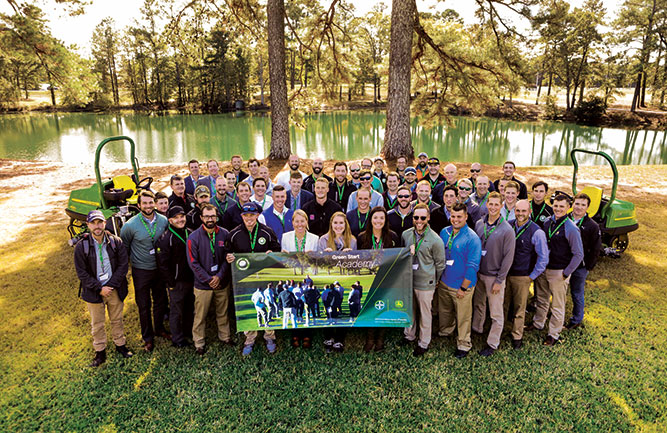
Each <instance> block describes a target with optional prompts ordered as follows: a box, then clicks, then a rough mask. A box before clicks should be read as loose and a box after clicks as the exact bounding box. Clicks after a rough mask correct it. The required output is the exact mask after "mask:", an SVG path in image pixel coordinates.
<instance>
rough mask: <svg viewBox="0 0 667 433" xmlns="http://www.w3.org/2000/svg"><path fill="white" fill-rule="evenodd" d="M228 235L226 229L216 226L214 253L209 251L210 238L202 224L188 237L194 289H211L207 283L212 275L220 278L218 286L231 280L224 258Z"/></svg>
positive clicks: (227, 264)
mask: <svg viewBox="0 0 667 433" xmlns="http://www.w3.org/2000/svg"><path fill="white" fill-rule="evenodd" d="M228 237H229V232H228V231H227V230H225V229H223V228H222V227H219V226H216V228H215V234H214V235H213V245H214V246H213V251H215V255H214V254H213V253H212V252H211V240H210V238H209V236H208V233H207V232H206V230H205V229H204V226H201V227H199V228H198V229H197V230H195V231H194V232H192V234H191V235H190V237H189V238H188V265H190V269H192V273H193V274H194V275H195V288H196V289H199V290H211V286H209V283H210V282H211V279H212V278H213V277H214V276H217V277H218V278H220V288H223V287H225V286H226V285H228V284H229V282H230V281H231V270H230V268H229V263H227V260H226V259H225V256H226V255H227V250H226V249H225V242H226V241H227V238H228ZM216 267H217V268H216Z"/></svg>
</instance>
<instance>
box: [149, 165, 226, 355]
mask: <svg viewBox="0 0 667 433" xmlns="http://www.w3.org/2000/svg"><path fill="white" fill-rule="evenodd" d="M218 179H220V178H218ZM204 188H206V187H204ZM167 218H168V219H169V227H167V230H166V231H165V232H164V233H163V234H162V236H160V238H159V239H158V241H157V244H156V246H157V264H158V269H160V276H161V277H162V279H163V281H164V282H165V284H166V286H167V293H168V294H169V329H170V330H171V342H172V344H173V345H174V347H185V346H187V345H188V342H187V338H189V337H190V336H191V334H192V320H193V309H194V294H193V291H192V288H193V284H194V275H193V274H192V270H190V267H189V266H188V257H187V253H186V248H185V247H186V242H187V240H188V237H189V236H190V235H191V234H192V231H190V230H189V229H187V228H186V227H185V211H184V210H183V208H182V207H180V206H174V207H171V208H169V210H168V211H167Z"/></svg>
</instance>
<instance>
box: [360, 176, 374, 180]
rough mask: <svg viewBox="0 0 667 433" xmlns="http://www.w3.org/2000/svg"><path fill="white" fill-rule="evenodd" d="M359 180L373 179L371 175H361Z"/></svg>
mask: <svg viewBox="0 0 667 433" xmlns="http://www.w3.org/2000/svg"><path fill="white" fill-rule="evenodd" d="M359 180H371V178H370V176H364V177H360V178H359Z"/></svg>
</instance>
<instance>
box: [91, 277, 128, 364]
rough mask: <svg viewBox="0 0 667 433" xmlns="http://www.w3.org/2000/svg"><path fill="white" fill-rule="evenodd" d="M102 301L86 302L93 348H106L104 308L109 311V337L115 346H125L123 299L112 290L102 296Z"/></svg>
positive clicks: (97, 350) (98, 350) (98, 349)
mask: <svg viewBox="0 0 667 433" xmlns="http://www.w3.org/2000/svg"><path fill="white" fill-rule="evenodd" d="M102 299H103V302H100V303H99V304H93V303H90V302H86V305H88V312H89V313H90V326H91V329H92V334H93V349H95V351H96V352H100V351H102V350H104V349H106V348H107V333H106V330H105V329H104V322H105V317H104V308H105V306H106V310H107V311H108V312H109V323H110V324H111V337H112V338H113V342H114V344H115V345H116V346H125V331H124V330H123V301H121V300H120V298H119V297H118V293H117V292H116V291H115V290H113V291H112V292H111V293H110V294H109V296H107V297H106V298H104V297H103V298H102Z"/></svg>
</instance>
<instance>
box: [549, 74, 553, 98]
mask: <svg viewBox="0 0 667 433" xmlns="http://www.w3.org/2000/svg"><path fill="white" fill-rule="evenodd" d="M553 81H554V73H553V72H549V87H547V96H551V83H553Z"/></svg>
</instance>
